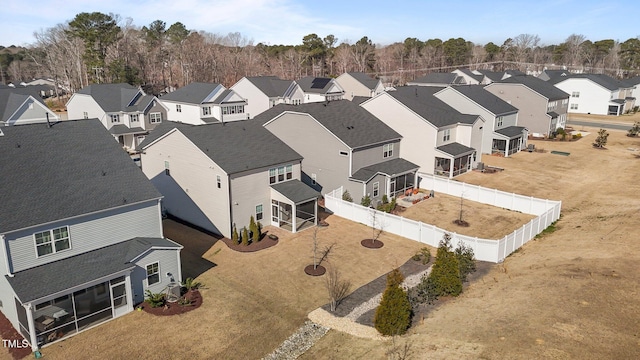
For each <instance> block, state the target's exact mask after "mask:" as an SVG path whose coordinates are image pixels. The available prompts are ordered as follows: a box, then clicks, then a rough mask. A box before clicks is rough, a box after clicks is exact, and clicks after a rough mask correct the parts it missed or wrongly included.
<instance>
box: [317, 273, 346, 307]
mask: <svg viewBox="0 0 640 360" xmlns="http://www.w3.org/2000/svg"><path fill="white" fill-rule="evenodd" d="M324 280H325V282H324V285H325V288H326V289H327V292H328V293H329V303H330V309H331V311H336V307H338V305H340V302H341V301H342V300H343V299H344V298H345V296H347V293H349V291H350V290H351V282H350V281H348V280H343V279H342V278H341V277H340V272H339V271H338V269H337V268H336V267H334V266H332V267H331V268H330V269H329V273H328V274H327V276H326V277H325V278H324Z"/></svg>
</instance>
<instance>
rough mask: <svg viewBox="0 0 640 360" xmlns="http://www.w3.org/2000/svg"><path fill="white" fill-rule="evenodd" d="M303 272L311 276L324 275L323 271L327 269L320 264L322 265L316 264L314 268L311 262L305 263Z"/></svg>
mask: <svg viewBox="0 0 640 360" xmlns="http://www.w3.org/2000/svg"><path fill="white" fill-rule="evenodd" d="M304 272H305V273H306V274H307V275H311V276H321V275H324V273H326V272H327V269H326V268H325V267H324V266H322V265H318V266H316V268H315V269H314V268H313V264H312V265H307V266H306V267H305V268H304Z"/></svg>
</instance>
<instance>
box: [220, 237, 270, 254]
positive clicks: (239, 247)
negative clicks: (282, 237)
mask: <svg viewBox="0 0 640 360" xmlns="http://www.w3.org/2000/svg"><path fill="white" fill-rule="evenodd" d="M220 240H222V241H223V242H224V243H225V244H226V245H227V247H228V248H229V249H231V250H234V251H238V252H256V251H260V250H264V249H267V248H270V247H272V246H276V245H277V244H278V241H279V240H272V239H271V238H269V236H266V234H262V239H261V240H260V241H258V242H255V243H254V242H251V243H249V245H243V244H238V243H236V242H235V241H233V240H231V239H228V238H222V239H220Z"/></svg>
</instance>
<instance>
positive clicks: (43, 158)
mask: <svg viewBox="0 0 640 360" xmlns="http://www.w3.org/2000/svg"><path fill="white" fill-rule="evenodd" d="M2 131H3V133H4V136H0V154H2V156H1V157H0V173H1V174H2V185H3V187H4V189H5V190H4V191H0V214H1V216H0V233H5V232H9V231H12V230H17V229H22V228H26V227H29V226H34V225H38V224H42V223H47V222H51V221H55V220H60V219H65V218H69V217H74V216H78V215H82V214H86V213H90V212H95V211H100V210H106V209H111V208H114V207H118V206H122V205H124V204H132V203H136V202H140V201H145V200H151V199H157V198H160V197H161V196H162V195H161V194H160V193H159V192H158V191H157V190H156V189H155V188H154V187H153V185H152V184H151V182H150V181H149V180H148V179H147V178H146V176H145V175H144V174H143V173H142V171H140V169H139V168H138V167H137V166H136V165H135V164H134V163H133V161H131V158H130V157H129V155H127V153H126V152H125V151H123V150H122V147H120V145H119V144H118V142H117V141H114V140H113V136H112V135H111V134H109V132H108V131H107V129H105V127H104V126H103V125H102V123H100V121H99V120H97V119H90V120H77V121H63V122H58V123H56V124H54V125H53V126H52V127H51V128H48V127H47V124H31V125H20V126H10V127H3V128H2ZM9 189H10V191H8V190H9Z"/></svg>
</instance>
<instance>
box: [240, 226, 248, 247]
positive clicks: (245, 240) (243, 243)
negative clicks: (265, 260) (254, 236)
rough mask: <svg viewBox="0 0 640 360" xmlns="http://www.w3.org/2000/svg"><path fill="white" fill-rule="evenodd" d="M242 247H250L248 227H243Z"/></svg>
mask: <svg viewBox="0 0 640 360" xmlns="http://www.w3.org/2000/svg"><path fill="white" fill-rule="evenodd" d="M242 245H249V231H248V230H247V227H246V226H244V227H242Z"/></svg>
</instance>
